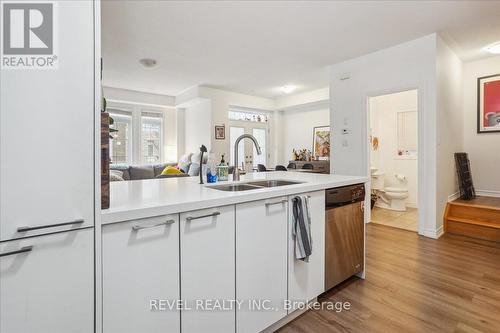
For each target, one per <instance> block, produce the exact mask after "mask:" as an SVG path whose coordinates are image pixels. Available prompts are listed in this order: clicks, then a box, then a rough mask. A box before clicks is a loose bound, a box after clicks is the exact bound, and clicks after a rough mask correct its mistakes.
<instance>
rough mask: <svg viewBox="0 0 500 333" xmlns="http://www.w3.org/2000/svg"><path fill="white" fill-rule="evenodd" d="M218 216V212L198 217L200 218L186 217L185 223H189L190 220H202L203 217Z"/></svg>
mask: <svg viewBox="0 0 500 333" xmlns="http://www.w3.org/2000/svg"><path fill="white" fill-rule="evenodd" d="M218 215H220V212H213V213H212V214H207V215H200V216H188V217H186V221H187V222H190V221H192V220H198V219H202V218H204V217H211V216H218Z"/></svg>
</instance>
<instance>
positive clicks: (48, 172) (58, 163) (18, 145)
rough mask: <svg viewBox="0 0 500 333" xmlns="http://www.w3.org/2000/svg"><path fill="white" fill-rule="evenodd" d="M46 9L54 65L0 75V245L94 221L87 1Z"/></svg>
mask: <svg viewBox="0 0 500 333" xmlns="http://www.w3.org/2000/svg"><path fill="white" fill-rule="evenodd" d="M2 5H3V2H2ZM53 5H54V8H53V15H54V22H55V23H54V38H55V39H56V40H55V41H54V44H55V45H58V48H57V49H55V50H54V51H55V52H56V55H57V59H58V60H57V61H58V67H57V68H55V69H33V68H31V69H19V70H17V69H4V68H3V69H2V73H1V75H0V95H1V98H0V161H1V168H0V206H1V207H2V209H1V210H0V221H2V223H0V240H2V241H4V240H9V239H14V238H22V237H25V236H33V235H38V234H42V233H51V232H55V231H61V230H63V229H64V230H65V229H70V228H76V227H86V226H91V225H93V223H94V222H93V221H94V217H93V216H94V145H95V142H94V128H95V122H94V116H95V112H94V1H55V2H54V4H53ZM30 56H31V55H27V57H30ZM71 222H74V223H71ZM61 223H70V224H65V225H62V226H59V225H58V224H61ZM54 224H57V226H54ZM40 226H47V227H45V228H37V229H21V231H18V228H24V227H40ZM23 230H24V231H23Z"/></svg>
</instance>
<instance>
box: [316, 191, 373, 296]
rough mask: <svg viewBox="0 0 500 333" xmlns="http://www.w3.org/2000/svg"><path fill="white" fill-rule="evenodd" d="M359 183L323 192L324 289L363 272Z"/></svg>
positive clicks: (363, 226) (362, 220)
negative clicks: (324, 216) (324, 210)
mask: <svg viewBox="0 0 500 333" xmlns="http://www.w3.org/2000/svg"><path fill="white" fill-rule="evenodd" d="M364 200H365V186H364V185H363V184H356V185H349V186H344V187H339V188H332V189H327V190H326V193H325V208H326V212H325V214H326V219H325V222H326V223H325V290H328V289H330V288H332V287H334V286H336V285H337V284H339V283H340V282H342V281H344V280H346V279H348V278H349V277H351V276H353V275H355V274H357V273H360V272H362V271H363V267H364V242H365V225H364Z"/></svg>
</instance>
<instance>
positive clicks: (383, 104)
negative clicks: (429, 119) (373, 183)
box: [370, 90, 418, 207]
mask: <svg viewBox="0 0 500 333" xmlns="http://www.w3.org/2000/svg"><path fill="white" fill-rule="evenodd" d="M411 110H415V111H417V112H418V93H417V90H409V91H405V92H400V93H396V94H389V95H382V96H377V97H373V98H370V124H371V135H372V136H373V137H377V138H378V139H379V146H378V149H377V150H373V149H370V152H371V156H370V157H371V163H370V164H371V166H372V167H376V168H377V169H378V170H379V172H383V173H384V174H385V186H386V187H389V186H390V187H404V188H407V189H408V194H409V195H408V198H407V199H406V204H407V205H408V206H410V207H417V204H418V197H417V195H418V161H417V159H416V158H413V159H411V157H410V158H407V157H401V156H398V154H397V150H398V143H397V113H398V111H411ZM417 126H418V124H415V127H417ZM395 174H400V175H404V176H406V181H405V182H403V183H402V182H400V181H399V180H398V179H397V178H396V177H395Z"/></svg>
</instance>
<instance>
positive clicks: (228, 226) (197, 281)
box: [180, 206, 235, 333]
mask: <svg viewBox="0 0 500 333" xmlns="http://www.w3.org/2000/svg"><path fill="white" fill-rule="evenodd" d="M234 209H235V208H234V206H224V207H217V208H212V209H204V210H197V211H192V212H187V213H182V214H181V215H180V219H181V224H180V226H181V235H180V240H181V247H180V248H181V298H182V299H183V300H185V301H186V302H187V303H186V307H188V308H190V309H185V310H183V311H181V327H182V332H183V333H199V332H204V333H220V332H224V333H230V332H234V330H235V310H234V308H233V309H231V310H223V309H222V310H220V309H219V310H217V309H216V310H213V308H211V307H212V306H214V305H215V304H207V303H205V301H208V302H210V301H220V302H226V303H225V304H226V306H228V305H230V304H229V303H228V302H234V300H235V257H234V255H235V250H234V240H235V236H234V227H235V219H234V218H235V216H234V215H235V213H234ZM197 300H198V301H199V302H203V303H202V304H203V306H202V307H199V306H198V307H197V305H196V301H197ZM220 304H221V305H222V303H220ZM205 305H206V306H205Z"/></svg>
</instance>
